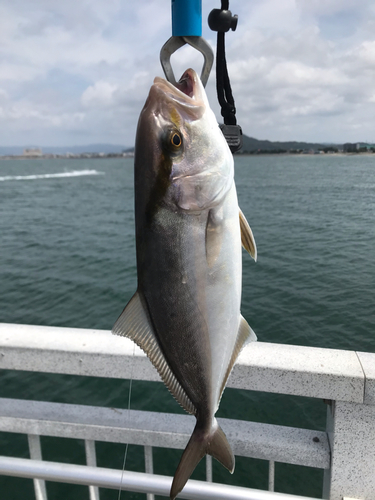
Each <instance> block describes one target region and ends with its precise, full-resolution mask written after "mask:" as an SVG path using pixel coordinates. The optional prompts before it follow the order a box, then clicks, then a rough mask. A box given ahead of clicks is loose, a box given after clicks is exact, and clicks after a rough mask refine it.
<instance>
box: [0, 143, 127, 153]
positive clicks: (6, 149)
mask: <svg viewBox="0 0 375 500" xmlns="http://www.w3.org/2000/svg"><path fill="white" fill-rule="evenodd" d="M33 147H35V145H32V146H27V145H26V146H3V147H1V146H0V155H22V153H23V150H24V148H33ZM38 147H40V146H38ZM132 149H134V148H129V147H127V146H123V145H121V144H100V143H99V144H87V145H85V146H45V147H43V146H42V147H41V150H42V152H43V153H44V154H66V153H73V154H82V153H106V154H109V153H121V152H122V151H129V150H132Z"/></svg>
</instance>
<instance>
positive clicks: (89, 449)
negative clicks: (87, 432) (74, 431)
mask: <svg viewBox="0 0 375 500" xmlns="http://www.w3.org/2000/svg"><path fill="white" fill-rule="evenodd" d="M85 452H86V463H87V465H89V466H91V467H96V452H95V441H91V440H88V439H85ZM89 493H90V500H99V488H98V487H97V486H89Z"/></svg>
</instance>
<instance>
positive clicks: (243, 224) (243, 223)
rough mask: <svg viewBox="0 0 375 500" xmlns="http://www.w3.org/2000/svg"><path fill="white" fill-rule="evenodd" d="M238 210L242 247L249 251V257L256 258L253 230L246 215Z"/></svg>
mask: <svg viewBox="0 0 375 500" xmlns="http://www.w3.org/2000/svg"><path fill="white" fill-rule="evenodd" d="M239 210H240V228H241V243H242V246H243V247H244V249H245V250H246V251H247V252H249V254H250V255H251V257H252V258H253V259H254V260H255V262H256V260H257V246H256V244H255V239H254V235H253V232H252V230H251V227H250V226H249V223H248V222H247V220H246V217H245V216H244V214H243V213H242V210H241V209H239Z"/></svg>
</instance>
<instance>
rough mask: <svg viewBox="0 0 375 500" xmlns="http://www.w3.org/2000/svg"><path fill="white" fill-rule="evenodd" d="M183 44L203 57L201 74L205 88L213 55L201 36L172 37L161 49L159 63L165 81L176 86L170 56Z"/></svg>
mask: <svg viewBox="0 0 375 500" xmlns="http://www.w3.org/2000/svg"><path fill="white" fill-rule="evenodd" d="M185 44H188V45H190V46H191V47H193V48H194V49H196V50H198V51H199V52H200V53H201V54H202V55H203V57H204V63H203V68H202V73H201V80H202V83H203V86H204V87H205V86H206V83H207V80H208V78H209V76H210V72H211V68H212V65H213V63H214V53H213V51H212V49H211V47H210V45H209V44H208V43H207V42H206V40H205V39H204V38H202V37H201V36H172V37H171V38H170V39H169V40H168V41H167V42H166V43H165V44H164V45H163V47H162V48H161V51H160V62H161V66H162V68H163V71H164V74H165V76H166V78H167V80H168V81H169V82H171V83H173V85H176V83H177V82H176V79H175V76H174V73H173V69H172V65H171V55H172V54H173V53H174V52H176V50H178V49H180V48H181V47H182V46H184V45H185Z"/></svg>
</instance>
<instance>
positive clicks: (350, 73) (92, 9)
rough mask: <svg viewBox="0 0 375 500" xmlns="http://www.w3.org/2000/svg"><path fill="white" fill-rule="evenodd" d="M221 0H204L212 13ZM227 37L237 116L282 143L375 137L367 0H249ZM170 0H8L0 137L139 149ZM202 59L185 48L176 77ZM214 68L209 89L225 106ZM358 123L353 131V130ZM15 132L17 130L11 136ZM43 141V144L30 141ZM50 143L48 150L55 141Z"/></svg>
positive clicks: (0, 43)
mask: <svg viewBox="0 0 375 500" xmlns="http://www.w3.org/2000/svg"><path fill="white" fill-rule="evenodd" d="M217 7H218V4H217V0H206V1H205V2H203V9H204V15H203V21H204V35H205V37H206V38H207V39H208V40H209V41H210V42H211V43H212V44H213V45H214V44H215V38H216V35H215V34H214V33H212V32H211V31H209V30H208V28H207V27H206V26H205V19H206V18H207V14H208V12H209V11H210V10H211V9H212V8H217ZM231 7H232V8H233V12H234V13H236V14H238V15H239V23H238V28H237V30H236V32H229V33H228V34H227V36H226V45H227V60H228V68H229V73H230V77H231V82H232V87H233V93H234V97H235V100H236V105H237V115H238V121H239V123H240V124H241V125H242V127H243V130H244V133H246V134H248V135H253V136H255V137H262V138H269V139H274V140H277V139H279V140H282V139H299V140H311V141H323V140H325V141H337V142H344V141H349V140H360V139H361V136H362V137H367V138H370V137H373V116H374V114H375V113H374V111H375V110H374V103H375V98H374V90H373V89H374V81H375V41H374V38H375V36H374V33H375V6H374V3H373V2H372V1H371V0H326V1H325V2H321V1H320V0H319V1H318V0H285V1H283V2H280V0H252V1H251V2H241V3H237V5H235V6H234V5H233V6H232V5H231ZM170 23H171V21H170V2H167V1H166V0H143V1H142V2H123V1H121V0H111V1H109V2H103V1H102V0H91V1H90V2H87V1H85V0H74V1H73V0H65V1H64V2H61V1H57V0H34V1H33V2H26V1H25V0H3V1H2V2H1V5H0V89H1V90H0V109H1V111H0V137H2V140H3V141H5V140H6V141H8V143H9V142H12V143H14V144H16V143H19V144H23V143H25V142H27V141H28V137H29V136H30V133H31V131H32V134H34V135H33V137H38V134H39V137H40V140H37V141H36V142H38V143H42V142H43V141H46V140H48V141H49V143H50V144H64V143H68V144H69V143H71V140H72V137H74V140H77V138H80V140H81V141H85V142H87V141H88V142H93V141H96V140H97V141H100V142H103V141H107V142H123V143H124V145H131V144H132V142H133V140H134V131H135V128H136V124H137V119H138V115H139V112H140V110H141V108H142V106H143V103H144V101H145V100H146V97H147V94H148V90H149V87H150V85H151V83H152V81H153V78H154V77H155V76H156V75H162V70H161V67H160V64H159V52H160V49H161V46H162V45H163V43H164V42H165V41H166V40H167V38H168V37H169V36H170V34H171V25H170ZM202 62H203V59H202V57H201V55H200V54H198V53H196V52H195V51H193V50H192V49H191V48H189V47H184V48H182V49H180V50H179V51H178V52H177V53H176V54H175V55H174V56H173V57H172V64H173V68H174V71H175V75H176V77H179V76H180V74H182V73H183V71H184V70H185V69H186V68H187V67H189V66H192V67H195V68H196V69H197V70H198V72H199V71H200V69H201V66H202ZM214 73H215V72H214V71H213V73H212V76H211V78H210V81H209V83H208V86H207V92H208V95H209V99H210V101H211V102H212V106H213V109H214V110H215V112H216V113H217V115H218V117H219V116H220V111H219V108H218V104H217V98H216V91H215V84H214ZM353 130H355V134H356V135H355V137H353V136H352V134H353ZM10 133H11V134H12V136H11V137H10V135H9V134H10ZM34 140H35V139H34ZM45 145H48V144H47V143H46V144H45Z"/></svg>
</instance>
